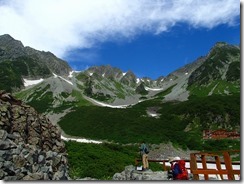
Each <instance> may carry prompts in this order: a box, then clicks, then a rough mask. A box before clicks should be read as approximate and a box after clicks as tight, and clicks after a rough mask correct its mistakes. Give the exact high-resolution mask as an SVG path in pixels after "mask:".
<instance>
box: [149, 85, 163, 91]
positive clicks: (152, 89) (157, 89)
mask: <svg viewBox="0 0 244 184" xmlns="http://www.w3.org/2000/svg"><path fill="white" fill-rule="evenodd" d="M145 90H147V91H161V90H164V88H149V87H146V86H145Z"/></svg>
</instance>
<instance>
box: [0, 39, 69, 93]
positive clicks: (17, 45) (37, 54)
mask: <svg viewBox="0 0 244 184" xmlns="http://www.w3.org/2000/svg"><path fill="white" fill-rule="evenodd" d="M0 68H1V70H0V88H1V89H4V90H6V91H9V92H11V91H18V90H19V89H22V88H23V87H24V80H23V79H24V78H26V79H40V78H47V77H50V76H52V73H56V74H58V75H68V74H69V72H70V71H71V68H70V66H69V65H68V64H67V63H66V62H65V61H63V60H61V59H59V58H57V57H56V56H54V55H53V54H52V53H50V52H43V51H42V52H41V51H37V50H35V49H32V48H30V47H24V46H23V44H22V43H21V42H20V41H17V40H15V39H13V38H12V37H11V36H10V35H2V36H0ZM10 83H11V86H10V85H9V84H10Z"/></svg>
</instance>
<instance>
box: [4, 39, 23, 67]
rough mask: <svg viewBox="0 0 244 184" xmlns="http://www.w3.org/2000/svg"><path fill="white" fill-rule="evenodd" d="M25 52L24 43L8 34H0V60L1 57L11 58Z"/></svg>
mask: <svg viewBox="0 0 244 184" xmlns="http://www.w3.org/2000/svg"><path fill="white" fill-rule="evenodd" d="M24 54H25V51H24V45H23V44H22V43H21V41H18V40H15V39H14V38H12V37H11V36H10V35H8V34H4V35H2V36H0V62H1V60H2V59H12V58H16V57H19V56H23V55H24Z"/></svg>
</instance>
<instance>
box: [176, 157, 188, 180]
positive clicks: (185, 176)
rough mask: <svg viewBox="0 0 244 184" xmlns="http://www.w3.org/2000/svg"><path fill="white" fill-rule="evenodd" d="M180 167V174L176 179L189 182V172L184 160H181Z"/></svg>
mask: <svg viewBox="0 0 244 184" xmlns="http://www.w3.org/2000/svg"><path fill="white" fill-rule="evenodd" d="M178 165H179V170H180V172H179V174H177V176H176V179H178V180H188V179H189V178H188V172H187V169H186V163H185V161H184V160H179V161H178Z"/></svg>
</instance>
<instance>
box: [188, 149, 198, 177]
mask: <svg viewBox="0 0 244 184" xmlns="http://www.w3.org/2000/svg"><path fill="white" fill-rule="evenodd" d="M190 170H191V173H193V172H192V171H193V170H197V160H196V155H195V154H194V153H191V154H190ZM193 179H194V180H199V175H198V174H195V173H193Z"/></svg>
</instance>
